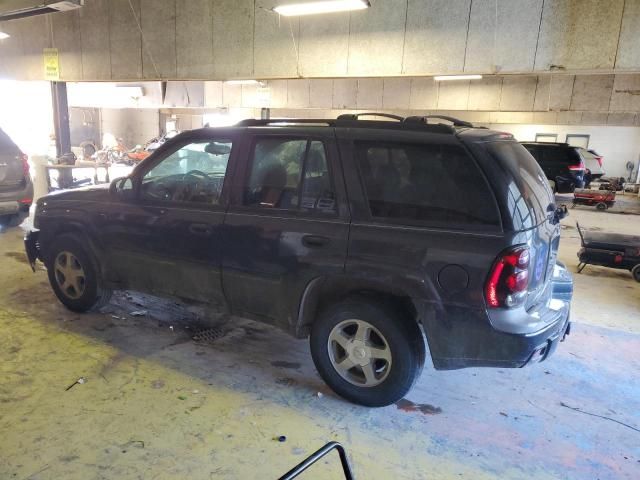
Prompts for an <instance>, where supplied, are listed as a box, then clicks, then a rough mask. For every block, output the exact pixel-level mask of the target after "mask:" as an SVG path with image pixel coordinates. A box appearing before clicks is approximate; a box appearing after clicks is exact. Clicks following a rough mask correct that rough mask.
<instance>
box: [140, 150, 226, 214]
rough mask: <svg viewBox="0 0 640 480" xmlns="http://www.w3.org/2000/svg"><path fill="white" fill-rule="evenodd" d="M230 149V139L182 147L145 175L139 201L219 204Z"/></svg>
mask: <svg viewBox="0 0 640 480" xmlns="http://www.w3.org/2000/svg"><path fill="white" fill-rule="evenodd" d="M231 147H232V142H231V140H214V141H212V140H206V141H198V142H193V143H189V144H187V145H184V146H183V147H181V148H179V149H178V150H176V151H174V152H173V153H171V154H170V155H169V156H167V157H166V158H164V159H163V160H162V161H161V162H160V163H158V164H157V165H156V166H154V167H153V168H152V169H151V170H149V171H148V172H147V173H146V174H145V175H144V177H143V179H142V198H146V199H148V200H155V201H161V202H163V201H166V202H179V203H199V204H207V205H219V203H220V195H221V193H222V185H223V183H224V178H225V175H226V172H227V164H228V162H229V155H230V153H231Z"/></svg>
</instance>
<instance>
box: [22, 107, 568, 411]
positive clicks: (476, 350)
mask: <svg viewBox="0 0 640 480" xmlns="http://www.w3.org/2000/svg"><path fill="white" fill-rule="evenodd" d="M377 115H378V116H383V115H382V114H377ZM361 118H362V117H361V116H356V115H346V116H341V117H339V118H338V119H336V120H326V119H319V120H246V121H243V122H240V123H239V124H238V125H236V126H234V127H229V128H204V129H200V130H193V131H189V132H184V133H182V134H180V135H178V136H177V137H175V138H174V139H172V140H170V141H168V142H167V143H165V144H164V145H162V146H161V147H160V148H159V149H158V150H157V151H156V152H154V153H153V154H152V155H151V156H150V157H149V158H148V159H146V160H144V161H143V162H142V163H141V164H140V165H138V166H137V167H136V169H135V170H134V172H133V173H132V174H131V176H129V177H127V178H122V179H116V180H114V182H113V183H112V184H111V186H110V188H102V187H91V188H86V189H84V190H74V191H67V192H60V193H55V194H51V195H48V196H46V197H44V198H42V199H40V200H39V201H38V204H37V210H36V214H35V220H34V222H35V228H36V229H37V230H34V231H32V232H30V233H29V234H28V235H27V237H26V239H25V244H26V249H27V254H28V257H29V261H30V262H31V264H32V266H33V264H34V262H35V259H36V258H40V259H41V260H43V261H44V263H45V265H46V267H47V270H48V275H49V280H50V283H51V286H52V288H53V290H54V292H55V294H56V295H57V296H58V298H59V299H60V301H61V302H62V303H63V304H65V305H66V306H67V307H68V308H70V309H71V310H74V311H85V310H89V309H91V308H96V307H97V306H99V305H102V304H104V303H105V302H106V301H108V299H109V296H110V293H111V291H112V290H113V289H132V290H140V291H145V292H151V293H155V294H158V295H163V296H170V297H176V298H180V299H186V300H188V301H192V302H206V303H212V304H220V305H222V306H223V307H224V308H226V309H227V310H228V312H229V313H230V314H232V315H236V316H241V317H247V318H251V319H255V320H259V321H262V322H266V323H269V324H272V325H276V326H278V327H280V328H282V329H284V330H286V331H288V332H290V333H291V334H293V335H294V336H296V337H298V338H306V337H310V343H311V353H312V356H313V360H314V362H315V365H316V367H317V369H318V372H319V373H320V375H321V376H322V378H323V379H324V380H325V381H326V382H327V384H329V385H330V386H331V388H332V389H333V390H334V391H336V392H337V393H338V394H340V395H342V396H343V397H345V398H347V399H349V400H351V401H353V402H356V403H360V404H363V405H369V406H381V405H387V404H389V403H392V402H395V401H397V400H398V399H400V398H402V397H403V396H404V395H405V394H406V393H407V392H408V391H409V389H410V388H411V386H412V385H413V383H414V382H415V380H416V379H417V377H418V376H419V374H420V372H421V370H422V366H423V363H424V361H425V358H426V349H425V343H424V340H423V339H424V336H426V339H427V341H428V343H429V350H430V354H431V358H432V361H433V364H434V366H435V368H436V369H442V370H446V369H457V368H463V367H480V366H489V367H522V366H524V365H527V364H530V363H535V362H538V361H541V360H544V359H546V358H547V357H548V356H549V355H550V354H551V353H552V352H553V350H554V349H555V347H556V346H557V344H558V342H559V341H560V340H561V339H563V338H564V336H565V335H566V333H568V331H569V307H570V304H569V300H570V297H571V295H570V292H571V288H572V280H571V276H570V274H568V273H567V272H566V270H565V269H564V268H563V267H562V266H561V265H560V264H558V263H557V262H556V255H557V250H558V243H559V240H560V236H559V235H560V232H559V218H560V217H561V216H562V213H563V212H562V211H561V210H560V209H557V208H556V205H555V203H554V197H553V195H552V192H551V189H550V188H549V185H548V184H547V182H546V180H545V178H544V174H543V172H542V170H541V169H540V167H539V166H538V165H537V163H536V162H535V160H534V159H533V158H532V157H531V155H530V154H529V153H528V152H527V151H526V150H525V149H524V147H522V145H520V144H519V143H518V142H516V141H515V140H514V139H513V137H512V136H511V135H510V134H505V133H500V132H495V131H490V130H486V129H479V128H473V127H472V125H470V124H468V123H465V122H461V121H457V120H455V119H447V120H451V121H452V122H453V124H452V125H450V124H445V123H442V122H441V123H431V122H432V121H434V120H435V121H436V122H438V121H439V120H438V119H437V118H436V119H434V118H433V117H409V118H401V117H393V118H392V120H389V119H387V120H385V121H381V120H362V119H361ZM560 288H563V291H562V292H560ZM423 331H424V334H425V335H424V336H423Z"/></svg>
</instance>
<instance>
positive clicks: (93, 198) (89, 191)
mask: <svg viewBox="0 0 640 480" xmlns="http://www.w3.org/2000/svg"><path fill="white" fill-rule="evenodd" d="M109 186H110V185H109V184H108V183H104V184H100V185H91V186H88V187H82V188H74V189H73V190H60V191H57V192H51V193H49V194H48V195H45V196H44V197H42V198H41V199H39V200H38V204H43V203H49V202H51V203H55V202H58V201H67V200H73V201H77V200H80V201H83V202H104V201H108V200H109Z"/></svg>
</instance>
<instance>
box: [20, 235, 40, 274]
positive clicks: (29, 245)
mask: <svg viewBox="0 0 640 480" xmlns="http://www.w3.org/2000/svg"><path fill="white" fill-rule="evenodd" d="M39 238H40V232H39V231H38V230H30V231H29V232H27V234H26V235H25V236H24V249H25V251H26V253H27V259H28V260H29V265H30V266H31V270H33V271H34V272H35V271H36V260H42V254H41V252H40V242H39Z"/></svg>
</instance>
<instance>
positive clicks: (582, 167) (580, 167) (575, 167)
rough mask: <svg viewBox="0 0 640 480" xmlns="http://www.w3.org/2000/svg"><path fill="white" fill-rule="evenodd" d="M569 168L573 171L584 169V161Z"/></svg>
mask: <svg viewBox="0 0 640 480" xmlns="http://www.w3.org/2000/svg"><path fill="white" fill-rule="evenodd" d="M569 170H571V171H572V172H575V171H578V170H584V163H579V164H577V165H569Z"/></svg>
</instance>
